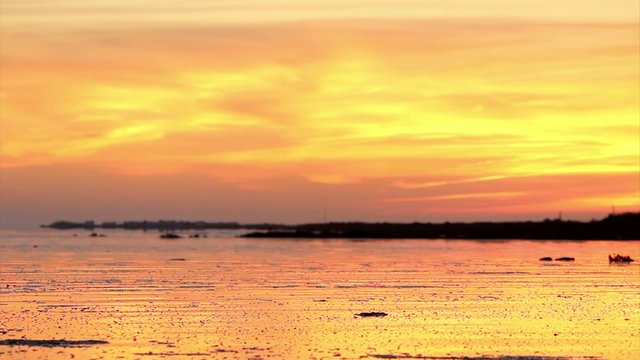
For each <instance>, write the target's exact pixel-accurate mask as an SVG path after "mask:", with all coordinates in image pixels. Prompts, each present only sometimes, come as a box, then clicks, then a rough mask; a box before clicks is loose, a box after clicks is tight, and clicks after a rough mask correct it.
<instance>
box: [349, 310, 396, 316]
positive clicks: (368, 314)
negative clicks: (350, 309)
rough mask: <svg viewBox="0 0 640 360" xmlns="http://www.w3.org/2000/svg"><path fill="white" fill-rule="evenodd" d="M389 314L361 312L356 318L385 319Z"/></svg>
mask: <svg viewBox="0 0 640 360" xmlns="http://www.w3.org/2000/svg"><path fill="white" fill-rule="evenodd" d="M387 315H389V314H387V313H384V312H375V311H374V312H361V313H358V314H356V315H355V316H359V317H385V316H387Z"/></svg>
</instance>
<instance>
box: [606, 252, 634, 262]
mask: <svg viewBox="0 0 640 360" xmlns="http://www.w3.org/2000/svg"><path fill="white" fill-rule="evenodd" d="M633 261H635V260H633V259H632V258H631V256H622V255H619V254H615V256H611V255H609V262H610V263H630V262H633Z"/></svg>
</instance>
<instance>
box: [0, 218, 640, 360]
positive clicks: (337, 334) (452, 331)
mask: <svg viewBox="0 0 640 360" xmlns="http://www.w3.org/2000/svg"><path fill="white" fill-rule="evenodd" d="M74 233H75V234H78V237H74V236H73V234H74ZM86 235H87V234H85V233H83V232H81V231H75V232H64V231H61V232H48V231H43V232H30V233H26V232H3V233H2V234H1V243H0V250H1V252H0V319H2V322H1V323H0V357H6V358H12V359H13V358H15V359H69V358H76V359H113V358H121V359H136V358H137V359H150V358H171V359H176V358H189V359H200V358H220V359H236V358H238V359H261V358H276V359H282V358H285V359H311V358H315V359H320V358H325V359H362V358H370V359H433V358H443V359H448V358H459V357H468V358H475V359H481V358H485V359H490V358H502V359H536V360H540V359H550V358H607V359H640V341H638V339H639V337H640V266H638V262H634V263H631V264H609V262H608V254H613V253H620V254H625V255H631V256H632V257H633V258H638V257H640V242H616V241H602V242H551V241H501V242H486V241H441V240H391V241H348V240H326V241H323V240H300V241H296V240H291V239H287V240H277V239H241V238H233V237H231V235H233V234H228V236H226V237H211V235H210V237H208V238H205V239H187V238H185V239H178V240H162V239H159V238H158V234H157V233H149V234H145V233H141V232H140V233H138V232H113V233H107V235H108V236H107V237H106V238H99V239H96V238H88V237H86ZM214 235H215V234H214ZM545 256H550V257H553V258H554V259H555V258H559V257H563V256H570V257H574V258H575V261H571V262H560V261H550V262H544V261H539V260H538V259H539V258H541V257H545Z"/></svg>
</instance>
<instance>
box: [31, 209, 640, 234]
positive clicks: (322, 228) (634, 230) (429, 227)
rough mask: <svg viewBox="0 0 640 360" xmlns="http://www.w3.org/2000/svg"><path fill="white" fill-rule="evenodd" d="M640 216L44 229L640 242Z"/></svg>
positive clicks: (67, 224) (61, 224)
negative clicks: (581, 219) (580, 218)
mask: <svg viewBox="0 0 640 360" xmlns="http://www.w3.org/2000/svg"><path fill="white" fill-rule="evenodd" d="M638 224H640V213H623V214H610V215H609V216H607V217H605V218H603V219H601V220H592V221H588V222H581V221H566V220H560V219H556V220H550V219H547V220H544V221H519V222H472V223H450V222H445V223H419V222H413V223H389V222H377V223H366V222H330V223H318V224H300V225H283V224H270V223H263V224H241V223H237V222H205V221H175V220H161V221H124V222H122V223H116V222H104V223H102V224H97V223H95V222H94V221H85V222H71V221H56V222H54V223H52V224H49V225H41V227H43V228H51V229H61V230H64V229H86V230H94V229H125V230H159V231H180V230H184V231H186V230H207V229H222V230H224V229H228V230H243V229H244V230H255V231H254V232H251V233H248V234H245V235H243V236H244V237H254V238H349V239H531V240H535V239H540V240H554V239H558V240H560V239H564V240H640V226H638Z"/></svg>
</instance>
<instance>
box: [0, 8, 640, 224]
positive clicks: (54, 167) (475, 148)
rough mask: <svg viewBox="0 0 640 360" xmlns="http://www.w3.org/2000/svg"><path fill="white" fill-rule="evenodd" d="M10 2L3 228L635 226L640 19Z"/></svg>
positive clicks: (592, 13) (626, 14)
mask: <svg viewBox="0 0 640 360" xmlns="http://www.w3.org/2000/svg"><path fill="white" fill-rule="evenodd" d="M149 4H150V3H149V2H147V1H142V0H128V1H120V0H117V1H115V0H110V1H107V0H83V1H80V0H65V1H62V0H49V1H47V2H46V3H43V2H41V1H36V0H31V1H28V0H3V1H2V3H0V14H1V15H0V16H1V21H0V29H1V33H0V65H1V67H0V116H1V121H0V136H1V138H0V140H1V148H0V200H1V201H0V224H1V225H2V226H7V227H10V226H24V225H26V224H37V223H39V222H47V221H52V220H56V219H70V220H83V219H85V218H94V219H96V220H110V219H113V220H123V219H127V218H129V219H142V218H148V219H157V218H177V219H206V220H217V219H220V220H238V221H276V222H307V221H322V220H323V207H326V209H327V219H328V220H393V221H414V220H418V221H443V220H486V219H496V220H503V219H540V218H544V217H552V216H555V214H556V213H557V212H558V211H564V212H565V214H566V216H568V217H573V218H578V219H585V218H591V217H593V216H597V217H600V216H604V215H605V214H606V213H607V212H608V211H609V210H610V208H611V206H612V205H615V206H616V208H617V209H618V211H624V210H632V211H638V209H639V207H640V200H639V198H640V175H639V174H640V92H639V89H638V85H639V82H640V70H639V68H640V32H639V31H640V30H639V27H638V26H639V24H640V20H639V16H640V15H639V14H640V8H639V4H638V2H637V0H618V1H611V0H610V1H590V2H584V1H574V0H557V1H554V2H553V3H552V4H550V3H549V2H544V1H534V0H518V1H515V0H512V1H508V0H502V1H498V0H449V1H428V0H426V1H425V0H421V1H417V0H396V1H391V0H377V1H362V0H361V1H355V0H342V1H337V0H328V1H327V0H324V1H319V0H310V1H305V2H301V1H293V0H270V1H266V0H239V1H234V2H227V1H205V0H187V1H180V2H178V1H171V0H162V1H157V2H153V7H152V8H150V6H149Z"/></svg>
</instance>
